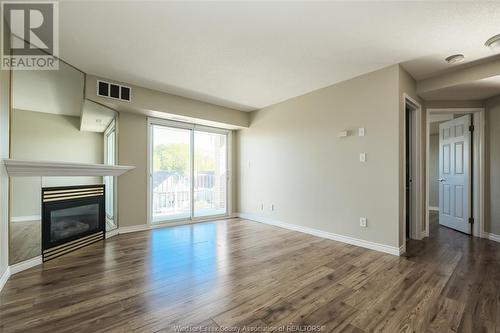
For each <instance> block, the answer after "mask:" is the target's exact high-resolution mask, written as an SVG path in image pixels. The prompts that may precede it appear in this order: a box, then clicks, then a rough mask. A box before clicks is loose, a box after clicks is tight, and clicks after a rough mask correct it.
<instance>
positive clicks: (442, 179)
mask: <svg viewBox="0 0 500 333" xmlns="http://www.w3.org/2000/svg"><path fill="white" fill-rule="evenodd" d="M438 181H439V182H440V183H442V182H445V181H446V179H445V178H439V179H438Z"/></svg>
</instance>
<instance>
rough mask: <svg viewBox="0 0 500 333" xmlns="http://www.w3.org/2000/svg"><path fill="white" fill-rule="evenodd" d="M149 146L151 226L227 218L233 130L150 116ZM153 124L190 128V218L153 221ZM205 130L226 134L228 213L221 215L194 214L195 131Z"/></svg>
mask: <svg viewBox="0 0 500 333" xmlns="http://www.w3.org/2000/svg"><path fill="white" fill-rule="evenodd" d="M147 126H148V148H147V155H148V156H147V168H148V170H147V178H148V179H147V183H148V193H147V201H148V209H147V212H148V213H147V219H148V225H150V226H151V227H158V226H168V225H179V224H190V223H197V222H203V221H209V220H214V219H218V218H227V217H229V216H230V215H231V212H232V204H233V203H232V194H233V193H232V187H233V186H232V171H231V166H232V158H233V156H232V144H233V143H232V131H231V130H228V129H223V128H217V127H209V126H202V125H197V124H190V123H184V122H178V121H173V120H166V119H160V118H148V124H147ZM153 126H164V127H171V128H177V129H186V130H190V131H191V132H190V175H191V177H190V178H191V181H190V217H189V218H179V219H172V220H165V221H160V222H155V223H153V195H152V193H151V191H152V181H153V162H152V160H153V131H152V128H153ZM195 131H203V132H208V133H217V134H223V135H226V213H225V214H219V215H210V216H201V217H195V216H194V132H195Z"/></svg>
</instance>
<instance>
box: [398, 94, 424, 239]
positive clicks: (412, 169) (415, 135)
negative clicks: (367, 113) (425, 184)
mask: <svg viewBox="0 0 500 333" xmlns="http://www.w3.org/2000/svg"><path fill="white" fill-rule="evenodd" d="M404 105H405V111H404V161H403V162H404V167H403V169H404V196H403V197H404V205H403V211H404V214H403V217H404V239H403V242H404V243H406V240H407V239H421V238H422V232H421V224H419V223H418V222H419V220H420V217H421V216H422V214H421V211H422V209H421V208H422V207H421V205H422V202H423V200H422V193H421V179H422V176H421V170H422V168H421V159H420V156H421V153H420V147H421V145H420V142H421V140H420V138H421V119H422V108H421V106H420V104H418V102H417V101H415V100H413V99H412V98H411V97H409V96H407V95H405V97H404Z"/></svg>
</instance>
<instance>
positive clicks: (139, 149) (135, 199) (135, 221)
mask: <svg viewBox="0 0 500 333" xmlns="http://www.w3.org/2000/svg"><path fill="white" fill-rule="evenodd" d="M147 143H148V129H147V118H146V117H144V116H141V115H135V114H132V113H127V112H121V113H120V115H119V117H118V163H119V164H122V165H132V166H135V169H134V170H131V171H129V172H126V173H125V174H123V175H121V176H120V177H118V224H119V226H120V227H129V226H133V225H141V224H146V223H147V210H148V204H147V188H148V185H147V184H148V170H147V164H148V162H147V161H148V148H147V147H148V144H147Z"/></svg>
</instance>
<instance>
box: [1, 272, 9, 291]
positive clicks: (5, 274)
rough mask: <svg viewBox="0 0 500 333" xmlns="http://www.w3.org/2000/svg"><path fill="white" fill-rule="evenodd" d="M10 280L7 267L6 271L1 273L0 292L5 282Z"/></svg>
mask: <svg viewBox="0 0 500 333" xmlns="http://www.w3.org/2000/svg"><path fill="white" fill-rule="evenodd" d="M9 278H10V266H7V269H6V270H5V272H3V274H2V276H1V277H0V291H2V289H3V287H4V286H5V284H6V283H7V280H8V279H9Z"/></svg>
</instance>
